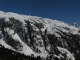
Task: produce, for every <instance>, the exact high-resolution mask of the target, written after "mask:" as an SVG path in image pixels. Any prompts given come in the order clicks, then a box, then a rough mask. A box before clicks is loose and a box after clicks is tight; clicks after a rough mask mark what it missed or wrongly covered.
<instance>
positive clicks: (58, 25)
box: [0, 11, 80, 60]
mask: <svg viewBox="0 0 80 60" xmlns="http://www.w3.org/2000/svg"><path fill="white" fill-rule="evenodd" d="M10 17H13V18H15V19H18V20H19V21H21V22H22V23H23V25H24V26H25V21H24V20H27V21H28V20H29V21H30V22H33V23H35V22H37V23H42V24H43V25H44V28H42V29H41V30H42V31H43V32H44V31H45V29H47V31H48V33H47V34H54V35H55V36H56V37H60V35H59V34H57V33H56V32H59V30H61V31H63V32H66V33H68V32H70V33H73V34H80V33H78V31H79V29H78V28H76V27H74V26H71V25H69V24H67V23H64V22H61V21H58V20H52V19H48V18H42V17H37V16H30V15H21V14H17V13H13V12H7V13H5V12H2V11H0V18H5V21H9V18H10ZM66 27H67V28H69V30H66V29H64V28H66ZM5 31H7V32H8V34H9V35H11V36H12V37H13V39H14V40H17V41H19V42H20V43H21V44H22V46H23V47H22V48H21V49H22V50H21V51H20V50H19V51H18V52H20V53H24V54H25V55H30V54H34V55H35V56H36V55H37V54H36V53H35V52H34V51H33V50H32V49H31V48H30V47H29V46H28V45H27V44H26V43H24V42H23V41H22V40H21V39H20V37H19V36H18V34H17V33H15V34H14V30H11V29H9V28H6V29H5ZM36 31H38V29H36ZM37 37H38V38H39V37H40V36H37ZM0 44H2V45H4V46H5V47H6V48H11V49H12V47H10V46H8V45H7V44H6V43H5V42H4V40H2V39H1V40H0ZM39 49H41V50H42V52H43V53H42V54H40V56H43V57H46V56H47V55H48V53H47V52H46V51H45V49H44V48H43V47H42V48H41V47H39ZM58 49H59V50H60V51H61V52H62V53H67V56H68V58H70V57H72V60H74V57H73V55H72V54H71V53H70V52H69V51H68V50H66V49H63V48H60V47H58ZM45 52H46V53H45Z"/></svg>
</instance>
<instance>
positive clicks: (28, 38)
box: [0, 12, 80, 60]
mask: <svg viewBox="0 0 80 60" xmlns="http://www.w3.org/2000/svg"><path fill="white" fill-rule="evenodd" d="M0 44H1V45H2V46H4V47H5V48H6V49H10V50H13V51H15V52H19V53H21V54H24V55H31V54H34V56H35V57H36V56H40V57H44V58H47V57H48V55H51V56H52V57H53V58H52V59H55V57H56V58H58V59H63V60H67V59H71V60H77V59H79V57H80V32H79V29H78V28H76V27H74V26H71V25H69V24H66V23H64V22H60V21H57V20H51V19H47V18H41V17H36V16H26V15H19V14H16V13H10V12H8V13H4V12H0Z"/></svg>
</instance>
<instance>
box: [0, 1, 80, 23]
mask: <svg viewBox="0 0 80 60" xmlns="http://www.w3.org/2000/svg"><path fill="white" fill-rule="evenodd" d="M0 11H4V12H14V13H18V14H24V15H32V16H39V17H43V18H50V19H53V20H54V19H56V20H59V21H63V22H66V23H69V24H73V23H75V22H78V23H80V0H0Z"/></svg>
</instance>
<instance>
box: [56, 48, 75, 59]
mask: <svg viewBox="0 0 80 60" xmlns="http://www.w3.org/2000/svg"><path fill="white" fill-rule="evenodd" d="M57 48H58V49H59V51H60V52H61V53H62V54H66V57H67V58H66V60H69V59H71V60H75V58H74V56H73V55H72V54H71V53H70V52H69V51H68V50H67V49H65V48H61V47H57Z"/></svg>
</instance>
